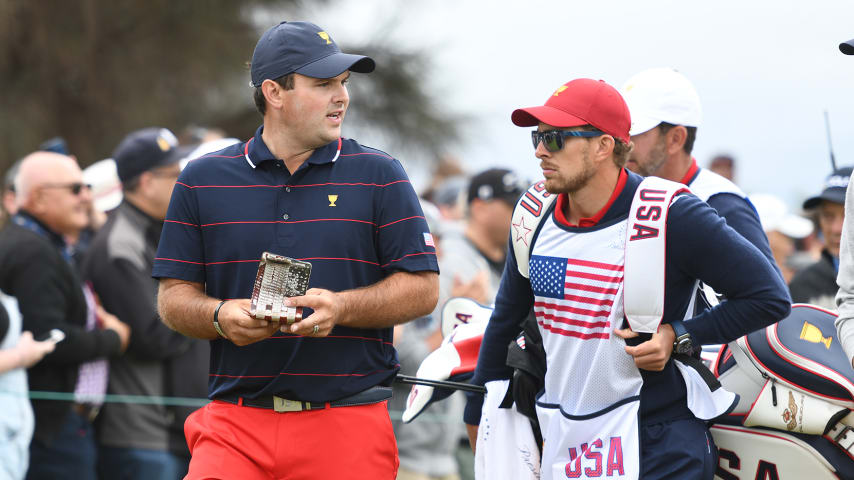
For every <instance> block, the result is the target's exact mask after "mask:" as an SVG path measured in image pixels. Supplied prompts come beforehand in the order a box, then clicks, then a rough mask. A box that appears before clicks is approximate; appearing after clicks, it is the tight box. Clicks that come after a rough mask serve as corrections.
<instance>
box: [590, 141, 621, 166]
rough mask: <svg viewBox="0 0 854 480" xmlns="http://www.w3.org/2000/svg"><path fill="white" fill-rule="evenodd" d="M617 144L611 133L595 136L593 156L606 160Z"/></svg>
mask: <svg viewBox="0 0 854 480" xmlns="http://www.w3.org/2000/svg"><path fill="white" fill-rule="evenodd" d="M616 145H617V141H616V140H614V137H612V136H611V135H600V136H598V137H596V151H595V155H594V156H595V157H596V159H597V160H600V161H601V160H607V159H608V158H609V157H610V156H611V154H612V153H614V148H615V147H616Z"/></svg>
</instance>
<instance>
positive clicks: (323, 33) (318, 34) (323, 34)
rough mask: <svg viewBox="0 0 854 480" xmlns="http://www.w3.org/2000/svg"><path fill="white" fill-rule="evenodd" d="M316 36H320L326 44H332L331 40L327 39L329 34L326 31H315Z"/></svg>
mask: <svg viewBox="0 0 854 480" xmlns="http://www.w3.org/2000/svg"><path fill="white" fill-rule="evenodd" d="M317 36H318V37H320V38H322V39H324V40H326V44H327V45H330V44H332V40H330V39H329V34H328V33H326V32H317Z"/></svg>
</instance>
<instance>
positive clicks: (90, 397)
mask: <svg viewBox="0 0 854 480" xmlns="http://www.w3.org/2000/svg"><path fill="white" fill-rule="evenodd" d="M15 191H16V202H17V206H18V207H19V210H18V212H17V213H16V214H15V215H14V216H13V217H12V219H11V221H10V222H9V224H8V225H6V227H4V228H3V230H2V231H0V289H2V290H3V291H4V292H6V293H7V294H9V295H11V296H14V297H16V298H17V300H18V305H19V307H20V310H21V313H22V315H23V328H24V329H25V330H29V331H31V332H32V333H33V336H35V337H36V338H41V337H43V336H45V335H46V334H47V333H48V332H49V331H50V330H51V329H54V328H56V329H59V330H62V331H63V332H64V333H65V340H64V341H62V342H60V343H59V344H57V345H56V349H55V350H54V352H53V353H51V354H49V355H47V356H46V357H45V358H44V360H42V361H41V362H39V363H38V364H36V365H35V366H33V367H32V368H31V369H30V370H29V372H28V373H29V387H30V390H31V391H50V392H60V394H65V395H66V396H67V397H66V398H68V399H69V400H68V401H66V400H64V399H63V400H54V399H51V400H34V401H33V402H32V403H33V411H34V413H35V419H36V426H35V433H34V436H33V442H32V444H31V445H30V470H29V472H28V474H27V478H28V479H42V478H44V479H48V478H51V479H54V478H75V479H87V480H88V479H94V478H96V475H95V462H96V459H95V441H94V434H93V430H92V421H93V420H94V417H95V415H96V414H97V412H98V409H99V407H100V404H101V403H102V402H103V398H104V392H105V389H106V379H107V372H106V367H107V366H106V361H105V360H104V358H105V357H109V356H114V355H119V354H120V353H121V352H122V351H124V349H125V347H126V346H127V342H128V337H129V335H130V331H129V328H128V327H127V325H125V324H124V323H122V322H121V321H119V320H118V319H117V318H116V317H115V316H113V315H110V314H108V313H107V312H106V311H104V310H103V309H101V308H100V307H96V304H95V299H94V295H93V294H92V292H91V289H87V288H85V285H83V284H81V282H80V280H79V278H78V277H77V275H76V274H75V272H74V269H73V268H72V266H71V264H70V261H71V255H70V249H69V248H68V245H67V244H66V242H65V240H64V238H65V237H66V236H74V235H76V234H78V233H79V232H80V230H81V229H83V228H84V227H85V226H86V225H87V223H88V220H89V219H88V215H87V210H88V206H89V202H90V201H91V199H90V197H89V191H88V189H87V188H86V186H85V185H84V184H83V183H82V176H81V173H80V168H79V167H78V166H77V163H76V162H75V161H74V159H72V158H70V157H67V156H65V155H60V154H57V153H52V152H36V153H33V154H30V155H28V156H27V157H26V158H24V160H23V162H22V163H21V168H20V170H19V172H18V175H17V177H16V179H15ZM72 394H73V396H72ZM71 398H73V401H72V400H70V399H71Z"/></svg>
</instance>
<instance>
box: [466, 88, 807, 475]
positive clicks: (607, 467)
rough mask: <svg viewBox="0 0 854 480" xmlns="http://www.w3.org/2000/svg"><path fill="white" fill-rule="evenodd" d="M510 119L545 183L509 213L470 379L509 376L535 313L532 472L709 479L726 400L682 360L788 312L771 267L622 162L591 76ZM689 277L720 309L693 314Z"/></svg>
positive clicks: (622, 115)
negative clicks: (541, 358) (541, 362)
mask: <svg viewBox="0 0 854 480" xmlns="http://www.w3.org/2000/svg"><path fill="white" fill-rule="evenodd" d="M511 119H512V121H513V123H514V124H516V125H517V126H522V127H536V130H534V131H533V132H532V133H531V136H532V143H533V146H534V147H535V156H536V157H537V158H538V159H539V160H540V167H541V169H542V171H543V177H544V178H543V180H542V181H540V182H538V183H537V184H535V185H534V186H532V187H531V188H530V189H529V190H528V192H527V193H526V194H524V195H523V196H522V198H521V199H520V201H519V203H518V204H517V207H516V210H515V212H514V216H513V220H512V228H511V239H510V248H511V249H512V251H513V252H514V254H512V255H508V258H507V263H506V265H505V269H504V275H503V277H502V282H501V286H500V288H499V292H498V295H497V297H496V299H495V310H494V312H493V314H492V317H491V319H490V321H489V324H488V326H487V329H486V333H485V335H484V338H483V344H482V346H481V350H480V355H479V360H478V365H477V368H476V371H475V376H474V379H473V381H472V383H476V384H479V385H486V387H487V389H488V390H489V388H490V384H491V382H493V381H499V382H500V381H505V380H506V379H509V378H510V376H511V374H512V371H511V370H510V369H509V368H508V367H507V366H506V365H505V359H506V357H507V346H508V344H509V343H510V342H511V341H512V340H513V339H514V338H515V337H516V335H517V334H518V331H519V327H518V325H519V322H520V321H521V320H522V319H523V318H524V317H525V315H526V314H527V313H528V311H529V310H531V309H532V308H533V310H534V312H535V315H536V320H537V324H538V326H539V330H540V333H541V334H542V336H543V345H544V347H545V351H546V367H547V371H546V375H545V388H544V392H543V393H542V394H541V395H540V396H539V397H538V398H537V416H538V419H539V423H540V427H541V429H542V434H543V456H542V468H541V473H542V478H543V479H546V480H547V479H553V478H567V477H569V478H644V479H660V478H692V479H711V478H712V476H713V475H714V471H715V466H716V455H717V452H716V449H715V446H714V443H713V440H712V438H711V436H710V434H709V432H708V429H707V427H706V424H705V420H708V419H711V418H714V417H716V416H718V415H721V414H723V413H725V412H727V411H728V410H729V409H731V408H732V407H733V406H734V397H735V396H734V395H733V394H729V393H728V392H725V391H724V390H723V389H721V388H720V386H719V385H716V384H715V381H714V379H713V378H712V379H708V378H707V377H704V376H703V367H702V365H701V364H698V362H696V361H693V360H692V357H690V355H688V354H689V353H690V352H691V351H692V349H693V346H694V345H700V344H711V343H724V342H728V341H731V340H734V339H736V338H738V337H740V336H742V335H744V334H746V333H748V332H751V331H753V330H756V329H759V328H762V327H764V326H766V325H769V324H771V323H773V322H775V321H777V320H779V319H781V318H783V317H784V316H785V315H787V314H788V312H789V310H790V305H789V296H788V293H787V291H786V287H785V285H784V284H783V282H782V280H781V278H780V276H779V274H778V273H777V272H776V271H775V269H774V268H773V267H772V266H771V264H770V263H769V262H768V261H767V260H766V258H765V257H764V256H763V254H762V253H761V252H760V251H759V250H758V249H757V248H756V247H755V246H753V245H752V244H750V243H749V242H748V241H747V240H745V239H744V238H743V237H742V236H741V235H739V234H738V233H736V232H735V231H734V230H733V229H731V228H730V227H728V226H727V225H726V222H725V221H724V220H723V219H721V218H720V217H719V216H718V215H717V213H716V212H715V211H714V209H712V208H711V207H709V206H708V205H707V204H706V203H704V202H702V201H700V200H699V199H698V198H697V197H696V196H694V195H692V194H691V193H690V191H689V190H688V189H687V188H686V187H685V186H684V185H681V184H678V183H675V182H670V181H667V180H663V179H660V178H654V177H650V178H648V179H643V178H642V177H640V176H638V175H636V174H634V173H632V172H629V171H628V170H626V169H625V168H624V166H625V162H626V159H627V158H628V156H629V154H630V152H631V148H632V143H631V140H630V137H629V127H630V124H631V120H630V115H629V110H628V107H627V106H626V103H625V101H624V100H623V98H622V97H621V96H620V94H619V93H618V92H617V90H616V89H614V88H613V87H612V86H610V85H608V84H607V83H605V82H604V81H601V80H599V81H597V80H592V79H585V78H582V79H576V80H573V81H570V82H568V83H566V84H564V85H562V86H560V87H559V88H558V89H557V90H556V91H554V92H553V93H552V94H551V95H550V96H549V97H548V100H547V101H546V103H545V105H543V106H538V107H531V108H523V109H518V110H515V111H514V112H513V114H512V116H511ZM642 182H643V183H642ZM630 243H631V244H632V245H631V247H629V246H627V244H630ZM698 280H701V281H703V282H705V283H707V284H708V285H710V286H711V287H713V288H714V289H715V290H716V291H718V292H720V293H723V294H724V295H726V298H727V300H726V301H724V302H723V303H721V304H719V305H717V306H716V307H714V308H711V309H709V310H705V311H702V313H700V314H698V315H697V316H693V312H694V309H693V308H692V305H693V301H694V298H695V296H694V295H693V292H694V289H695V287H696V285H697V282H698ZM629 283H631V285H629ZM629 287H631V288H629ZM627 292H630V293H631V295H627V296H626V298H625V299H624V294H626V293H627ZM639 292H640V294H639ZM646 293H650V294H646ZM656 294H657V295H658V296H656ZM624 312H629V317H628V319H627V318H626V315H625V314H624ZM488 395H489V393H488V394H487V396H488ZM487 403H489V402H487ZM483 405H484V401H483V398H482V397H480V396H477V395H471V396H470V397H469V402H468V405H467V407H466V412H465V421H466V423H467V424H468V425H469V434H470V438H471V439H472V440H473V443H474V441H475V440H476V441H477V445H478V448H480V445H483V444H484V442H486V443H488V439H487V437H488V436H489V428H485V427H484V426H481V428H480V429H478V424H479V423H480V421H481V409H482V406H483ZM492 443H495V442H492Z"/></svg>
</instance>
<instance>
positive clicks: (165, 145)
mask: <svg viewBox="0 0 854 480" xmlns="http://www.w3.org/2000/svg"><path fill="white" fill-rule="evenodd" d="M157 146H158V147H160V150H163V151H164V152H168V151H169V148H170V145H169V142H168V141H167V140H166V139H165V138H163V137H157Z"/></svg>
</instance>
